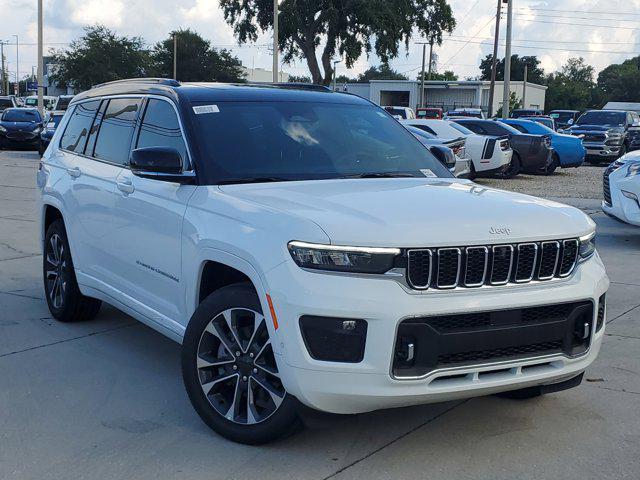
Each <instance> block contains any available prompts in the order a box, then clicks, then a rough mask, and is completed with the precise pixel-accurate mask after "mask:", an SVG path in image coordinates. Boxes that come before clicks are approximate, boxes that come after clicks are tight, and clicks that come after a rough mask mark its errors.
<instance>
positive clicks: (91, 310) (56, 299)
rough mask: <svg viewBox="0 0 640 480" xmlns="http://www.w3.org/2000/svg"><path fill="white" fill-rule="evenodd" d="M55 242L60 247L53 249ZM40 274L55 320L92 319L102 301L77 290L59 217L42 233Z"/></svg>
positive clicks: (63, 229)
mask: <svg viewBox="0 0 640 480" xmlns="http://www.w3.org/2000/svg"><path fill="white" fill-rule="evenodd" d="M58 245H59V246H60V247H61V250H58V253H54V249H56V246H58ZM42 276H43V282H44V292H45V297H46V299H47V305H48V306H49V311H50V312H51V315H52V316H53V318H55V319H56V320H58V321H60V322H80V321H86V320H91V319H92V318H94V317H95V316H96V315H97V314H98V312H99V311H100V306H101V305H102V302H101V301H100V300H96V299H95V298H90V297H86V296H84V295H83V294H82V293H80V289H79V288H78V282H77V280H76V274H75V271H74V269H73V259H72V258H71V250H70V249H69V241H68V239H67V233H66V230H65V228H64V222H63V221H62V220H56V221H54V222H53V223H52V224H51V225H50V226H49V228H48V229H47V232H46V234H45V237H44V249H43V255H42ZM56 281H57V282H58V283H56ZM56 285H57V286H56Z"/></svg>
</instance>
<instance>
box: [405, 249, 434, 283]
mask: <svg viewBox="0 0 640 480" xmlns="http://www.w3.org/2000/svg"><path fill="white" fill-rule="evenodd" d="M413 252H427V253H428V254H429V278H428V279H427V284H426V285H414V284H413V283H412V282H411V279H410V278H409V262H410V258H409V257H410V255H411V254H412V253H413ZM432 275H433V251H432V250H431V249H430V248H413V249H410V250H407V269H406V276H405V278H406V280H407V284H408V285H409V287H411V288H415V289H416V290H427V289H428V288H429V286H430V285H431V277H432Z"/></svg>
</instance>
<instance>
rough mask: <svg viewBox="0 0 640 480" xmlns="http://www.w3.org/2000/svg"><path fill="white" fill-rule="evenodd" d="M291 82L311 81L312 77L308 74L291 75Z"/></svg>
mask: <svg viewBox="0 0 640 480" xmlns="http://www.w3.org/2000/svg"><path fill="white" fill-rule="evenodd" d="M289 82H291V83H311V77H308V76H306V75H289Z"/></svg>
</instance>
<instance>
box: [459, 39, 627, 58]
mask: <svg viewBox="0 0 640 480" xmlns="http://www.w3.org/2000/svg"><path fill="white" fill-rule="evenodd" d="M450 41H452V42H465V45H467V44H469V43H472V44H474V45H489V46H490V45H493V44H492V43H487V42H474V41H472V40H466V41H465V40H454V39H450ZM500 46H501V47H504V46H505V45H504V44H501V45H500ZM513 47H514V48H530V49H538V50H555V51H558V52H584V53H606V54H609V55H637V54H638V52H637V51H636V52H612V51H609V50H584V49H569V48H555V47H546V46H542V47H540V46H531V45H513Z"/></svg>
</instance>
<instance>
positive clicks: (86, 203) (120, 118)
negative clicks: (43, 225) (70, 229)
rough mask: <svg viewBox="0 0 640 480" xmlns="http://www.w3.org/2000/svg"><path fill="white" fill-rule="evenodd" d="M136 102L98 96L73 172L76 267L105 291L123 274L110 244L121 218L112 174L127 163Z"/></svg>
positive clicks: (138, 100) (138, 101) (117, 255)
mask: <svg viewBox="0 0 640 480" xmlns="http://www.w3.org/2000/svg"><path fill="white" fill-rule="evenodd" d="M140 103H141V98H140V97H138V98H111V99H105V100H103V101H102V103H101V105H100V109H99V110H98V112H97V114H96V115H95V120H94V122H93V126H92V127H91V131H90V132H89V134H88V138H87V140H86V142H85V143H86V144H85V148H84V153H83V154H82V155H79V156H78V157H79V158H78V159H77V163H78V165H77V168H78V171H77V172H75V173H73V174H74V175H77V179H76V181H75V187H74V189H73V200H74V201H75V202H76V205H75V208H74V211H75V219H74V221H75V223H76V225H77V231H76V236H77V238H78V239H79V240H80V245H81V263H80V266H78V265H76V267H77V268H80V270H81V277H82V276H85V277H86V282H88V283H92V286H95V287H96V288H99V289H101V290H104V291H107V293H110V294H112V293H113V292H112V291H111V289H114V288H115V289H118V286H119V285H120V282H119V278H121V277H122V276H123V275H126V271H125V268H124V264H123V261H122V254H121V252H119V251H118V250H117V249H115V248H114V247H115V246H116V243H115V240H116V238H117V236H118V231H119V229H120V228H122V223H123V222H122V219H121V218H119V217H118V215H117V214H116V212H117V209H118V207H119V202H120V201H121V200H122V196H121V194H120V191H119V190H118V185H117V179H118V176H119V175H120V172H121V171H122V168H123V165H124V164H126V163H127V159H128V156H129V150H130V145H131V141H132V138H133V132H134V128H135V121H136V119H137V117H138V112H139V109H140ZM93 284H95V285H93Z"/></svg>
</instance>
